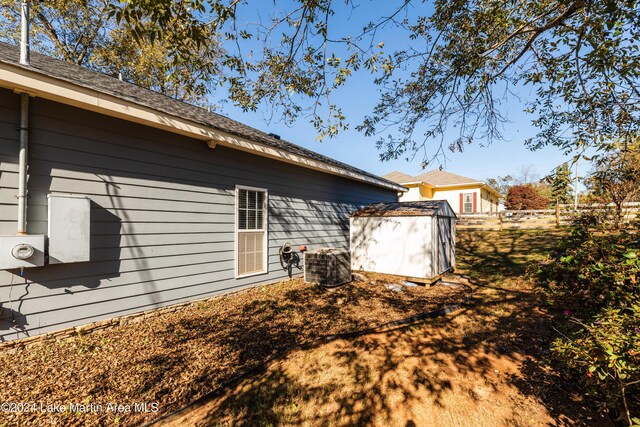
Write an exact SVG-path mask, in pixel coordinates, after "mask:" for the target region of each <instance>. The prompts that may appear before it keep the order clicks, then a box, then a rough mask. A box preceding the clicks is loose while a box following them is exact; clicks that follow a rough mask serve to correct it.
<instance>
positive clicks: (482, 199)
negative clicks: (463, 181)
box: [399, 185, 498, 214]
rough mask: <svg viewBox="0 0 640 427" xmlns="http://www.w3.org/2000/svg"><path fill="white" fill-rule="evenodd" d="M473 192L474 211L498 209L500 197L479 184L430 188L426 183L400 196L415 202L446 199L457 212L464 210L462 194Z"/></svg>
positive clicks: (493, 210)
mask: <svg viewBox="0 0 640 427" xmlns="http://www.w3.org/2000/svg"><path fill="white" fill-rule="evenodd" d="M461 193H473V194H475V197H476V207H475V212H474V213H491V212H497V211H498V199H497V197H496V196H494V195H492V194H491V193H490V192H489V191H488V190H485V189H483V188H482V187H480V186H479V185H475V186H459V187H450V188H447V189H439V188H430V187H427V186H426V185H421V186H413V187H410V188H409V191H407V192H405V193H403V194H402V195H401V196H400V199H399V200H400V201H401V202H413V201H420V200H446V201H447V202H449V204H450V205H451V208H452V209H453V211H454V212H456V213H457V214H459V213H461V212H462V209H461V208H460V194H461Z"/></svg>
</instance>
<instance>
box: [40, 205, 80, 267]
mask: <svg viewBox="0 0 640 427" xmlns="http://www.w3.org/2000/svg"><path fill="white" fill-rule="evenodd" d="M48 199H49V232H48V236H49V264H61V263H67V262H83V261H89V252H90V249H91V222H90V219H91V201H90V200H89V198H88V197H85V196H75V195H72V194H49V196H48Z"/></svg>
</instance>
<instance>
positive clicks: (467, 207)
mask: <svg viewBox="0 0 640 427" xmlns="http://www.w3.org/2000/svg"><path fill="white" fill-rule="evenodd" d="M462 198H463V207H462V212H463V213H473V193H463V194H462Z"/></svg>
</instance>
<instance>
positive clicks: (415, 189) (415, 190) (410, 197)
mask: <svg viewBox="0 0 640 427" xmlns="http://www.w3.org/2000/svg"><path fill="white" fill-rule="evenodd" d="M407 188H408V189H409V191H405V192H404V193H401V194H400V197H399V200H400V201H401V202H417V201H419V200H425V199H424V198H423V196H422V195H421V194H420V187H419V186H417V185H416V186H412V187H407Z"/></svg>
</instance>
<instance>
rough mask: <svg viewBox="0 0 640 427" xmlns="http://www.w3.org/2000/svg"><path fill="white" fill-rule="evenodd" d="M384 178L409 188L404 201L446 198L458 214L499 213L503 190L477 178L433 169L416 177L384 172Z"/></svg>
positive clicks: (404, 195) (403, 196)
mask: <svg viewBox="0 0 640 427" xmlns="http://www.w3.org/2000/svg"><path fill="white" fill-rule="evenodd" d="M383 178H386V179H388V180H390V181H393V182H397V183H398V184H401V185H402V186H404V187H407V188H408V189H409V191H407V192H405V193H403V194H401V195H400V196H399V197H400V199H399V200H400V201H401V202H413V201H420V200H446V201H448V202H449V204H450V205H451V208H452V209H453V210H454V212H456V213H461V214H465V213H492V212H498V206H499V204H498V203H499V200H500V197H501V195H500V193H498V192H497V191H496V190H495V189H493V188H492V187H491V186H489V185H487V184H486V183H485V182H482V181H478V180H477V179H473V178H467V177H464V176H460V175H456V174H453V173H450V172H446V171H441V170H432V171H429V172H425V173H423V174H421V175H417V176H410V175H407V174H405V173H402V172H397V171H396V172H391V173H388V174H386V175H384V176H383Z"/></svg>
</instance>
